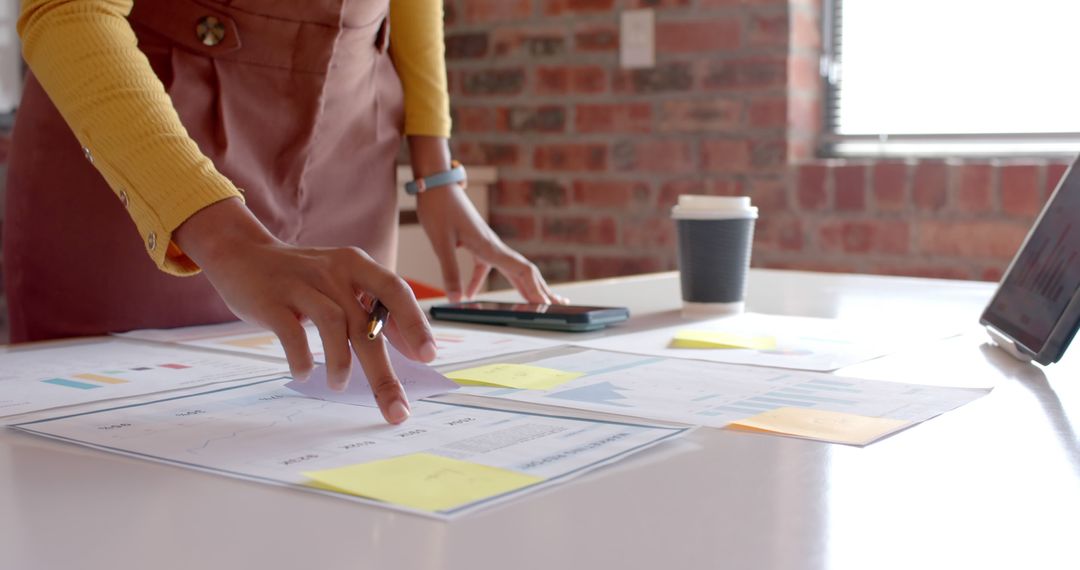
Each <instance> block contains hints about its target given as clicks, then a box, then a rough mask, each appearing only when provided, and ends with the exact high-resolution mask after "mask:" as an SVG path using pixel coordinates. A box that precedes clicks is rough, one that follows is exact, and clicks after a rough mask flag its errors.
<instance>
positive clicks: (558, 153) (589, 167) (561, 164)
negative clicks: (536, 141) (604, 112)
mask: <svg viewBox="0 0 1080 570" xmlns="http://www.w3.org/2000/svg"><path fill="white" fill-rule="evenodd" d="M607 163H608V160H607V147H606V146H605V145H603V144H575V143H566V144H549V145H542V146H538V147H536V150H535V151H534V152H533V167H534V168H536V169H537V170H563V171H574V172H577V171H599V170H605V169H607Z"/></svg>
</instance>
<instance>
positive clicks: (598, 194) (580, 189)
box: [574, 180, 649, 208]
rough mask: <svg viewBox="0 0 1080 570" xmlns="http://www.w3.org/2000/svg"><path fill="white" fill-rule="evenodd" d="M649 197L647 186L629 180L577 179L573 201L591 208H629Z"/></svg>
mask: <svg viewBox="0 0 1080 570" xmlns="http://www.w3.org/2000/svg"><path fill="white" fill-rule="evenodd" d="M648 199H649V187H648V186H647V185H646V184H645V183H643V182H635V181H629V180H578V181H576V182H574V203H576V204H581V205H584V206H589V207H592V208H629V207H632V206H634V205H635V204H638V203H645V202H646V201H647V200H648Z"/></svg>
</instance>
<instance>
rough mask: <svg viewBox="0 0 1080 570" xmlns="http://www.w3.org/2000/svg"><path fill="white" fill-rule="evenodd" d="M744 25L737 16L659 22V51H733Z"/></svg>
mask: <svg viewBox="0 0 1080 570" xmlns="http://www.w3.org/2000/svg"><path fill="white" fill-rule="evenodd" d="M740 31H741V26H740V24H739V21H738V20H737V19H735V18H714V19H710V20H704V21H701V20H699V21H692V22H658V23H657V24H656V53H658V54H664V53H702V52H716V51H730V50H735V49H737V48H738V47H739V42H740V40H739V33H740Z"/></svg>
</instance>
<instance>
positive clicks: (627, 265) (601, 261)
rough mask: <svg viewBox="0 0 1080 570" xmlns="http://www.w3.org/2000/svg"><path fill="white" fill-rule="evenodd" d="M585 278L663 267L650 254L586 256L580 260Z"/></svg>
mask: <svg viewBox="0 0 1080 570" xmlns="http://www.w3.org/2000/svg"><path fill="white" fill-rule="evenodd" d="M582 266H583V269H584V271H583V273H584V276H585V278H586V279H599V278H601V277H619V276H622V275H637V274H640V273H654V272H656V271H661V270H662V269H665V267H664V265H663V264H662V263H661V262H660V260H658V259H657V258H656V257H652V256H591V255H590V256H587V257H585V258H584V259H583V260H582Z"/></svg>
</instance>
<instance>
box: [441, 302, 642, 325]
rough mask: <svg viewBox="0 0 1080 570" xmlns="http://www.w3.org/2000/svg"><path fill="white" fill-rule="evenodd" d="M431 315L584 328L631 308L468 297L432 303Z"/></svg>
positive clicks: (614, 320) (615, 317) (620, 316)
mask: <svg viewBox="0 0 1080 570" xmlns="http://www.w3.org/2000/svg"><path fill="white" fill-rule="evenodd" d="M431 316H432V317H435V318H436V319H443V320H448V321H461V322H467V323H482V324H491V325H507V326H513V327H525V328H530V329H546V330H556V331H570V332H583V331H593V330H597V329H601V328H604V327H606V326H608V325H610V324H614V323H618V322H622V321H625V320H626V319H628V318H630V310H629V309H627V308H625V307H586V306H581V305H537V304H531V303H495V302H491V301H468V302H465V303H450V304H446V305H435V306H433V307H431Z"/></svg>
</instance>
